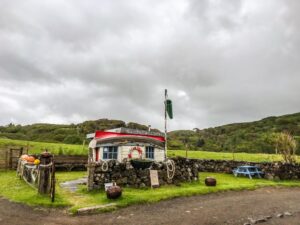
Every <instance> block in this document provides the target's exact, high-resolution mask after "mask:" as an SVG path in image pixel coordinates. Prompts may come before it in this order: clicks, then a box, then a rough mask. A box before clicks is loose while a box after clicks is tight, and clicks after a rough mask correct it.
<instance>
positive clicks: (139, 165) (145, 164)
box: [130, 159, 153, 170]
mask: <svg viewBox="0 0 300 225" xmlns="http://www.w3.org/2000/svg"><path fill="white" fill-rule="evenodd" d="M130 162H131V165H132V166H133V168H135V169H142V170H143V169H148V168H149V167H150V166H151V165H152V164H153V161H151V160H146V159H132V160H130Z"/></svg>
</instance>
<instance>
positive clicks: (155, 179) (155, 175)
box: [150, 170, 159, 187]
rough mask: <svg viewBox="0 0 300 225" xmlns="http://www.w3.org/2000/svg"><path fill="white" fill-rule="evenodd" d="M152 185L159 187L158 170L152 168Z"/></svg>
mask: <svg viewBox="0 0 300 225" xmlns="http://www.w3.org/2000/svg"><path fill="white" fill-rule="evenodd" d="M150 181H151V187H159V181H158V172H157V170H150Z"/></svg>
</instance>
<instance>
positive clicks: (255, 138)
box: [169, 113, 300, 153]
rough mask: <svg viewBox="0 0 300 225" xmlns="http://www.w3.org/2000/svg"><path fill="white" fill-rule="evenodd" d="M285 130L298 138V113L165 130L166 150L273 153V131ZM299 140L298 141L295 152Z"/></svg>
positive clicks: (299, 129)
mask: <svg viewBox="0 0 300 225" xmlns="http://www.w3.org/2000/svg"><path fill="white" fill-rule="evenodd" d="M282 131H288V132H290V133H291V134H292V135H294V136H295V138H296V139H297V141H298V143H299V141H300V138H299V136H300V113H296V114H291V115H284V116H278V117H276V116H272V117H267V118H265V119H262V120H259V121H255V122H248V123H235V124H228V125H224V126H219V127H214V128H208V129H203V130H200V129H197V128H195V129H194V131H190V130H177V131H172V132H170V133H169V147H170V149H187V148H188V149H191V150H204V151H214V152H218V151H224V152H228V151H234V152H249V153H257V152H262V153H274V152H275V144H274V134H275V133H278V132H282ZM299 151H300V143H299V144H298V153H299Z"/></svg>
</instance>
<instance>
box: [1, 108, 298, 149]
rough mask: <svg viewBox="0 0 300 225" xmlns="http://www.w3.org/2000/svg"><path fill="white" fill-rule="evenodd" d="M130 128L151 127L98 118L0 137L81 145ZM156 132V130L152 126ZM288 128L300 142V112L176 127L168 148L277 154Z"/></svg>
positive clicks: (13, 129)
mask: <svg viewBox="0 0 300 225" xmlns="http://www.w3.org/2000/svg"><path fill="white" fill-rule="evenodd" d="M117 127H128V128H133V129H142V130H146V129H148V127H147V126H145V125H141V124H138V123H133V122H130V123H127V124H126V123H125V122H124V121H122V120H109V119H99V120H93V121H85V122H83V123H79V124H70V125H57V124H32V125H26V126H21V125H14V124H9V125H7V126H0V138H9V139H15V140H26V141H39V142H53V143H65V144H82V143H83V141H84V140H85V135H86V134H87V133H92V132H94V131H95V130H104V129H112V128H117ZM153 130H154V131H157V130H155V129H153ZM282 131H289V132H290V133H291V134H293V135H294V136H295V137H296V139H297V140H298V143H299V141H300V113H296V114H291V115H284V116H278V117H275V116H272V117H267V118H265V119H262V120H259V121H254V122H248V123H235V124H228V125H224V126H219V127H214V128H208V129H203V130H200V129H197V128H195V129H194V130H193V131H192V130H177V131H172V132H169V134H168V137H169V138H168V139H169V142H168V146H169V149H175V150H177V149H190V150H203V151H213V152H220V151H223V152H231V151H234V152H249V153H258V152H261V153H274V152H275V145H274V134H275V133H277V132H282ZM299 153H300V143H299V144H298V154H299Z"/></svg>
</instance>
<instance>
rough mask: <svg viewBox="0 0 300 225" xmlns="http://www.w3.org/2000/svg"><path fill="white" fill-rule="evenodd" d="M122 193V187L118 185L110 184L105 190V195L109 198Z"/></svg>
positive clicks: (117, 196) (114, 197)
mask: <svg viewBox="0 0 300 225" xmlns="http://www.w3.org/2000/svg"><path fill="white" fill-rule="evenodd" d="M121 195H122V189H121V188H120V187H119V186H111V187H109V188H108V189H107V191H106V196H107V198H109V199H116V198H119V197H120V196H121Z"/></svg>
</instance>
